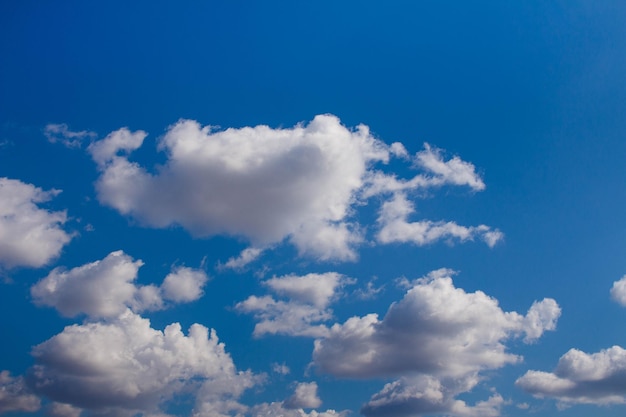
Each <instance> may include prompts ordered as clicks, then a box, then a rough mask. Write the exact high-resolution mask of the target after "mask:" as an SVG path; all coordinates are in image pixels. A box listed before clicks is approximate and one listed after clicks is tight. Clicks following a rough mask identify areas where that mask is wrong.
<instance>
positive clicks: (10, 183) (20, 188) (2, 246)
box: [0, 178, 72, 269]
mask: <svg viewBox="0 0 626 417" xmlns="http://www.w3.org/2000/svg"><path fill="white" fill-rule="evenodd" d="M59 193H60V191H59V190H50V191H43V190H42V189H41V188H38V187H35V186H34V185H32V184H26V183H23V182H21V181H19V180H13V179H9V178H0V269H1V268H6V269H10V268H15V267H18V266H28V267H34V268H38V267H41V266H44V265H46V264H47V263H48V262H50V261H51V260H52V259H54V258H56V257H57V256H59V254H60V253H61V249H62V248H63V246H65V245H66V244H67V243H68V242H69V241H70V240H71V239H72V236H71V234H69V233H67V232H66V231H65V230H63V228H62V226H63V225H64V224H65V222H66V221H67V214H66V213H65V211H49V210H46V209H44V208H41V207H39V204H40V203H44V202H46V201H49V200H50V199H51V198H52V197H54V196H55V195H57V194H59Z"/></svg>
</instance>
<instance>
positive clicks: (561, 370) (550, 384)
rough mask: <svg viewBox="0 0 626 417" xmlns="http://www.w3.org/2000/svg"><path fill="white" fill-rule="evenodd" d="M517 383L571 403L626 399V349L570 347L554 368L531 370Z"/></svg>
mask: <svg viewBox="0 0 626 417" xmlns="http://www.w3.org/2000/svg"><path fill="white" fill-rule="evenodd" d="M515 384H516V385H517V386H518V387H520V388H522V389H523V390H525V391H527V392H529V393H531V394H532V395H534V396H535V397H539V398H544V397H550V398H555V399H557V400H558V401H559V402H560V404H561V405H562V406H567V405H571V404H596V405H607V404H624V403H626V350H624V349H623V348H621V347H620V346H613V347H611V348H609V349H604V350H601V351H600V352H597V353H593V354H588V353H585V352H582V351H580V350H578V349H570V350H569V351H568V352H567V353H566V354H565V355H563V356H561V358H560V359H559V362H558V364H557V366H556V368H555V369H554V371H553V372H541V371H532V370H531V371H528V372H526V374H524V375H523V376H522V377H521V378H519V379H518V380H517V381H516V382H515Z"/></svg>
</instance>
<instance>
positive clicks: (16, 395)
mask: <svg viewBox="0 0 626 417" xmlns="http://www.w3.org/2000/svg"><path fill="white" fill-rule="evenodd" d="M40 407H41V401H40V400H39V397H37V396H36V395H34V394H33V393H32V392H30V390H29V389H28V388H27V387H26V385H25V384H24V379H23V378H22V377H21V376H18V377H12V376H11V374H10V373H9V371H1V372H0V414H1V413H8V412H10V411H17V412H19V411H26V412H33V411H37V410H39V408H40Z"/></svg>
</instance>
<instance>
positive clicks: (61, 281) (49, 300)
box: [31, 251, 207, 318]
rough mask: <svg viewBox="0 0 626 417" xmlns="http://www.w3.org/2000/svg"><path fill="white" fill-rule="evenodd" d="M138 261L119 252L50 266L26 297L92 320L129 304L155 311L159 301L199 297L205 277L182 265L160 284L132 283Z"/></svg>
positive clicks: (185, 300) (119, 311)
mask: <svg viewBox="0 0 626 417" xmlns="http://www.w3.org/2000/svg"><path fill="white" fill-rule="evenodd" d="M142 265H143V262H142V261H141V260H137V261H135V260H133V258H131V257H130V256H128V255H127V254H125V253H124V252H123V251H115V252H111V253H110V254H109V255H107V256H106V257H105V258H104V259H102V260H99V261H95V262H91V263H88V264H85V265H82V266H79V267H76V268H72V269H70V270H64V269H62V268H55V269H54V270H52V272H50V273H49V274H48V276H46V277H45V278H43V279H42V280H40V281H39V282H38V283H36V284H35V285H33V287H32V288H31V295H32V297H33V301H34V302H35V304H36V305H39V306H49V307H54V308H56V309H57V310H58V311H59V312H60V313H61V314H62V315H63V316H66V317H75V316H77V315H80V314H86V315H87V316H89V317H91V318H112V317H116V316H118V315H119V314H121V313H123V312H124V311H125V310H126V309H127V308H128V307H130V308H132V309H133V310H134V311H137V312H141V311H145V310H160V309H162V308H164V307H165V305H164V300H171V301H173V302H177V303H180V302H190V301H194V300H196V299H198V298H199V297H200V296H201V295H202V287H203V285H204V284H205V283H206V281H207V277H206V274H205V273H204V271H200V270H195V269H191V268H186V267H179V268H176V269H174V271H172V273H170V274H169V275H168V276H167V277H166V278H165V280H164V282H163V284H162V286H161V287H157V286H155V285H145V286H138V285H136V284H135V283H134V281H135V280H136V278H137V274H138V271H139V268H140V267H141V266H142Z"/></svg>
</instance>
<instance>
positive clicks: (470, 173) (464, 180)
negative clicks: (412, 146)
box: [415, 143, 485, 191]
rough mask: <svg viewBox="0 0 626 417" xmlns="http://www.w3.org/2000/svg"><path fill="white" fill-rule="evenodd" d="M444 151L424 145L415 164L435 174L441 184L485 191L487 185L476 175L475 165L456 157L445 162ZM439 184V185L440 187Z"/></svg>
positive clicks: (435, 179)
mask: <svg viewBox="0 0 626 417" xmlns="http://www.w3.org/2000/svg"><path fill="white" fill-rule="evenodd" d="M441 154H442V151H441V150H440V149H437V148H434V149H433V148H432V147H431V146H430V145H429V144H427V143H425V144H424V150H423V151H421V152H418V153H417V155H416V158H415V162H416V163H417V165H419V166H420V167H422V168H424V169H425V170H427V171H429V172H432V173H433V174H435V177H434V179H433V180H434V181H435V183H439V184H453V185H467V186H469V187H470V188H472V189H473V190H476V191H481V190H484V189H485V183H484V182H483V180H482V179H481V178H480V176H479V175H478V174H476V170H475V168H474V165H472V164H471V163H469V162H465V161H463V160H461V158H459V157H458V156H454V157H453V158H452V159H450V160H449V161H444V160H443V158H442V155H441ZM439 184H438V185H439Z"/></svg>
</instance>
